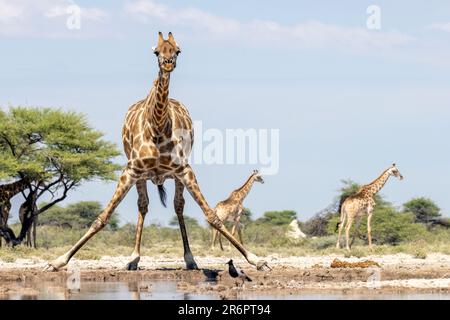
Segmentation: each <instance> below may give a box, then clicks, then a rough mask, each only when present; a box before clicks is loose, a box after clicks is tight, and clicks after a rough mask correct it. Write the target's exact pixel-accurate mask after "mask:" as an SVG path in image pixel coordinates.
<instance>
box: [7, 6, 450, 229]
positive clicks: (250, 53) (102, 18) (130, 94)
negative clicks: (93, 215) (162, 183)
mask: <svg viewBox="0 0 450 320" xmlns="http://www.w3.org/2000/svg"><path fill="white" fill-rule="evenodd" d="M71 4H76V5H79V6H80V7H81V9H82V11H81V12H82V14H81V29H79V30H69V29H67V27H66V20H67V17H68V15H67V13H66V11H65V9H66V7H67V6H69V5H71ZM372 4H375V5H378V6H379V8H380V9H381V29H380V30H369V29H367V27H366V20H367V18H368V17H369V15H368V14H367V13H366V9H367V7H368V6H369V5H372ZM160 30H161V31H163V32H164V33H167V32H168V31H172V32H173V33H174V35H175V38H176V40H177V42H178V43H179V45H180V46H181V49H182V53H181V55H180V57H179V59H178V67H177V69H176V70H175V71H174V73H173V75H172V78H171V88H170V95H171V96H172V97H174V98H176V99H178V100H180V101H182V102H183V103H184V104H185V105H186V106H187V107H188V109H189V110H190V113H191V116H192V118H193V119H194V120H196V121H200V120H201V121H202V122H203V127H204V128H205V129H208V128H217V129H219V130H222V131H224V130H226V129H230V128H231V129H234V128H242V129H248V128H255V129H279V130H280V131H279V132H280V170H279V172H278V174H276V175H271V176H268V177H266V184H264V185H256V186H255V187H254V189H253V190H252V192H251V193H250V195H249V196H248V198H247V200H246V202H245V205H246V206H247V207H249V208H250V209H252V211H253V212H254V214H255V216H259V215H261V214H262V213H263V212H264V211H268V210H282V209H293V210H296V211H297V212H298V217H299V219H300V220H306V219H308V218H309V217H311V216H312V215H313V214H314V213H316V212H318V211H320V210H321V209H323V208H324V207H326V206H327V205H328V204H329V203H330V202H331V201H332V199H333V198H334V197H335V196H336V195H337V190H338V188H339V187H340V186H341V183H340V180H341V179H352V180H355V181H357V182H360V183H367V182H369V181H371V180H372V179H373V178H375V177H376V176H378V175H379V173H380V172H381V171H382V170H384V169H385V168H386V167H387V166H389V165H390V164H391V163H392V162H396V163H397V164H398V167H399V169H400V171H401V172H402V173H403V175H404V176H405V178H406V179H405V180H404V181H402V182H399V181H397V180H392V181H390V182H389V183H388V184H387V186H386V187H385V189H383V190H382V193H383V194H384V195H385V196H386V197H387V199H388V200H389V201H391V202H393V203H394V204H395V205H397V206H401V204H402V203H404V202H405V201H407V200H409V199H411V198H412V197H417V196H426V197H430V198H432V199H434V200H435V201H436V202H437V203H438V204H439V206H440V207H441V208H442V209H443V210H444V213H446V215H448V213H449V212H450V198H449V197H448V190H450V182H449V180H450V173H449V170H448V168H449V167H448V164H449V163H450V148H448V142H447V137H448V136H449V134H450V91H449V85H450V59H449V56H450V41H449V40H450V2H448V1H432V2H428V3H427V4H425V2H423V1H395V3H394V2H393V1H377V2H372V1H339V2H337V1H334V2H332V1H316V2H314V3H312V2H310V1H308V2H307V1H271V2H269V1H267V2H264V3H262V1H245V2H244V3H243V2H241V1H239V2H238V1H236V2H230V1H200V0H197V1H157V0H154V1H153V0H152V1H150V0H138V1H134V0H130V1H81V0H78V1H75V2H73V1H66V0H42V1H30V0H15V1H12V0H11V1H8V0H6V1H5V0H0V52H1V59H0V106H2V107H3V108H6V107H7V106H8V105H30V106H31V105H33V106H52V107H61V108H64V109H67V110H77V111H80V112H83V113H86V114H87V115H88V117H89V120H90V122H91V124H92V125H93V126H95V127H96V128H98V129H99V130H101V131H103V132H104V133H105V135H106V137H107V138H108V139H110V140H112V141H114V142H116V143H117V144H118V145H119V147H120V148H122V146H121V135H120V132H121V127H122V121H123V118H124V115H125V113H126V111H127V109H128V107H129V106H130V105H131V104H133V103H134V102H136V101H138V100H140V99H142V98H143V97H145V96H146V94H147V93H148V91H149V90H150V87H151V84H152V81H153V80H154V78H155V77H156V74H157V65H156V59H155V57H154V55H153V54H152V52H151V47H152V46H154V45H155V44H156V40H157V32H158V31H160ZM118 161H119V162H120V163H124V159H123V158H121V159H118ZM256 167H257V166H256ZM254 168H255V165H204V164H203V165H202V164H198V165H194V169H195V171H196V174H197V178H198V180H199V183H200V186H201V189H202V191H203V193H204V194H205V196H206V198H207V200H208V202H209V203H210V205H215V203H217V202H218V201H220V200H223V199H225V198H226V197H227V196H228V194H229V193H230V192H231V191H232V190H233V189H235V188H237V187H238V186H240V185H241V184H242V183H243V182H244V181H245V179H246V177H247V176H248V174H249V173H250V172H251V170H253V169H254ZM166 186H167V188H168V190H169V195H170V196H171V195H173V187H172V183H171V182H168V183H166ZM114 187H115V183H110V184H105V183H98V182H92V183H87V184H85V185H83V186H82V187H81V188H80V189H78V190H77V191H76V192H73V193H72V194H71V196H70V197H69V199H68V202H74V201H79V200H98V201H101V202H102V203H103V204H106V202H107V201H108V200H109V198H110V197H111V195H112V192H113V190H114ZM149 191H150V198H151V200H150V202H151V204H150V213H149V214H148V218H147V222H156V221H158V222H162V223H166V222H167V221H168V220H169V219H170V218H171V217H172V215H173V210H172V208H171V207H170V206H169V208H168V209H164V208H162V207H161V205H160V204H159V203H158V200H157V195H156V188H152V187H151V186H150V188H149ZM186 199H187V204H186V210H185V212H186V214H187V215H190V216H194V217H196V218H202V213H201V211H200V209H199V208H198V207H197V206H196V204H195V203H194V202H193V201H192V200H191V198H190V196H189V195H188V194H186ZM136 201H137V199H136V192H135V191H134V190H132V191H131V192H130V193H129V195H128V196H127V198H126V199H125V200H124V201H123V203H122V204H121V205H120V206H119V208H118V211H119V212H120V214H121V219H122V221H124V222H128V221H129V222H135V221H136V216H137V211H136ZM201 220H202V219H201Z"/></svg>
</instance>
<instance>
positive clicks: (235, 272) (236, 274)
mask: <svg viewBox="0 0 450 320" xmlns="http://www.w3.org/2000/svg"><path fill="white" fill-rule="evenodd" d="M227 264H228V273H229V274H230V276H231V277H233V278H239V279H242V284H244V282H245V280H247V281H250V282H251V281H252V279H250V278H249V277H248V276H247V275H246V274H245V272H244V271H243V270H241V269H236V267H235V266H234V264H233V260H232V259H230V261H228V262H227Z"/></svg>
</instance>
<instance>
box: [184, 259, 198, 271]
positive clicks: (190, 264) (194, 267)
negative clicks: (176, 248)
mask: <svg viewBox="0 0 450 320" xmlns="http://www.w3.org/2000/svg"><path fill="white" fill-rule="evenodd" d="M186 269H188V270H198V266H197V263H195V261H190V262H186Z"/></svg>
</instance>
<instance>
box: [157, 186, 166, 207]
mask: <svg viewBox="0 0 450 320" xmlns="http://www.w3.org/2000/svg"><path fill="white" fill-rule="evenodd" d="M158 193H159V200H161V204H162V205H163V206H164V207H166V208H167V204H166V201H167V193H166V188H164V185H162V184H160V185H158Z"/></svg>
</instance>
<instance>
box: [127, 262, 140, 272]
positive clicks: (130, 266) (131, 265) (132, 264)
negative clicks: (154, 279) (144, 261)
mask: <svg viewBox="0 0 450 320" xmlns="http://www.w3.org/2000/svg"><path fill="white" fill-rule="evenodd" d="M126 269H127V270H128V271H135V270H138V269H139V267H138V262H135V261H132V262H129V263H127V266H126Z"/></svg>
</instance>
